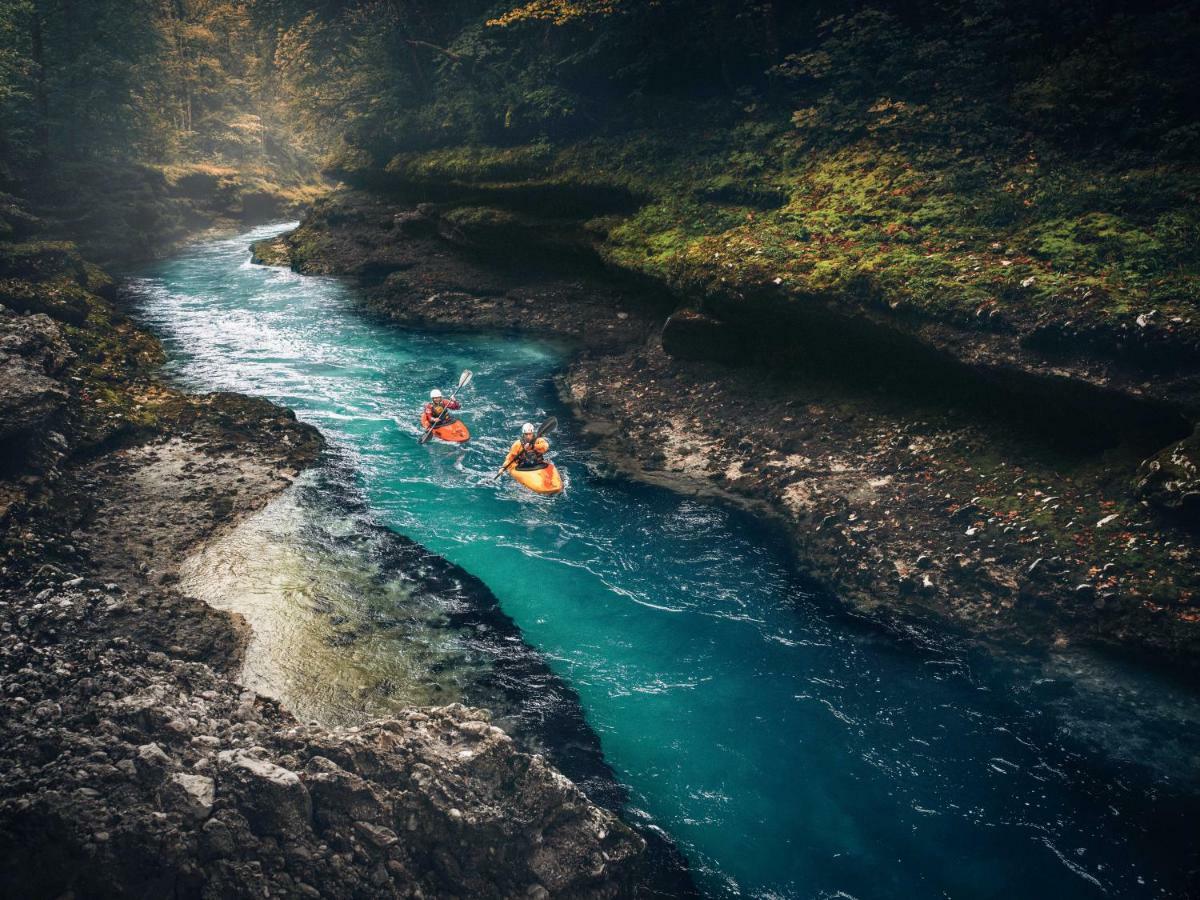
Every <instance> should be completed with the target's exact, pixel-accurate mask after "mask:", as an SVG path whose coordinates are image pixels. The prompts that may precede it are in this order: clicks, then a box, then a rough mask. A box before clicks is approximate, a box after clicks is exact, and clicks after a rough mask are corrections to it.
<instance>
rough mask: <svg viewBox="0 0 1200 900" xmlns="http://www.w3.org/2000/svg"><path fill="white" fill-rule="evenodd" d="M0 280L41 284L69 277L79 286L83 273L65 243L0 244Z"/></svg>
mask: <svg viewBox="0 0 1200 900" xmlns="http://www.w3.org/2000/svg"><path fill="white" fill-rule="evenodd" d="M0 277H8V278H28V279H35V280H43V279H49V278H56V277H69V278H72V279H74V280H75V281H76V282H77V283H80V284H83V283H85V282H86V280H87V271H86V267H85V265H84V262H83V258H82V257H81V256H80V255H79V251H78V250H77V249H76V247H75V245H74V244H72V243H70V242H68V241H34V242H30V243H23V244H0Z"/></svg>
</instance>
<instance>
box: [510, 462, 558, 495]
mask: <svg viewBox="0 0 1200 900" xmlns="http://www.w3.org/2000/svg"><path fill="white" fill-rule="evenodd" d="M508 473H509V474H510V475H512V477H513V478H515V479H516V480H517V481H518V482H520V483H521V484H523V485H525V487H527V488H529V489H530V490H531V491H534V492H536V493H538V494H559V493H562V489H563V483H562V477H561V476H560V475H559V474H558V469H556V468H555V467H554V463H549V462H548V463H542V464H541V465H540V466H534V467H533V468H531V469H522V468H520V467H519V466H513V467H512V468H511V469H509V470H508Z"/></svg>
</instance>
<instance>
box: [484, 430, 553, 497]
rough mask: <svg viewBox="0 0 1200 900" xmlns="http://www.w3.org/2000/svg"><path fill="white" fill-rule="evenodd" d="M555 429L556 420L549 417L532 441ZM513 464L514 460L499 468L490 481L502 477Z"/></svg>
mask: <svg viewBox="0 0 1200 900" xmlns="http://www.w3.org/2000/svg"><path fill="white" fill-rule="evenodd" d="M557 427H558V419H556V418H555V417H554V416H551V417H550V418H548V419H547V420H546V421H545V422H543V423H542V427H541V428H539V429H538V430H537V434H535V435H534V436H533V439H534V441H537V439H538V438H540V437H542V436H543V435H547V434H549V433H550V432H552V431H553V430H554V429H555V428H557ZM515 463H516V460H515V459H514V460H513V461H512V462H510V463H508V464H507V465H503V466H501V467H500V471H499V472H497V473H496V474H495V475H493V476H492V481H495V480H496V479H497V478H499V477H500V476H501V475H503V474H504V473H505V472H507V471H508V470H509V469H510V468H511V467H512V466H513V465H514V464H515Z"/></svg>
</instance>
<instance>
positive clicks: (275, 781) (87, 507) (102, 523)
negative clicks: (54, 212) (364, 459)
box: [0, 211, 645, 897]
mask: <svg viewBox="0 0 1200 900" xmlns="http://www.w3.org/2000/svg"><path fill="white" fill-rule="evenodd" d="M10 212H11V211H10ZM10 218H12V219H17V218H19V224H22V227H23V228H26V232H27V233H25V234H23V235H22V237H23V238H25V239H24V240H22V241H20V242H15V243H14V242H6V243H3V244H0V354H2V357H0V436H2V437H3V442H4V452H3V458H2V460H0V554H2V556H0V646H2V648H3V652H2V654H0V689H2V691H3V694H4V697H5V703H6V704H7V707H8V714H7V715H5V717H4V718H3V721H2V723H0V774H2V778H0V781H2V783H3V790H2V791H0V861H2V864H0V872H2V873H3V874H2V875H0V888H2V890H3V892H4V893H5V894H6V895H12V896H43V895H59V894H62V893H64V892H74V893H77V894H81V895H87V896H118V895H120V896H128V895H144V894H160V893H164V892H170V893H174V894H179V895H181V896H197V897H198V896H214V897H215V896H261V895H262V894H263V893H264V892H269V893H273V894H279V895H283V896H296V897H303V896H317V895H321V896H338V897H350V896H366V895H369V896H429V895H446V894H454V895H460V896H466V895H475V896H481V895H488V896H518V895H519V896H523V897H524V896H547V895H549V894H551V893H552V894H554V895H556V896H557V895H561V896H580V897H604V896H614V895H616V894H619V893H622V892H624V891H626V890H628V889H630V887H631V884H632V881H633V876H632V872H633V871H634V867H635V865H636V863H637V862H638V860H639V858H640V856H641V854H642V851H643V848H644V846H645V844H644V841H643V840H642V838H640V837H639V836H638V835H637V834H635V833H634V832H633V831H632V830H631V829H629V828H628V827H627V826H626V825H624V824H623V823H622V822H621V821H620V820H619V819H617V818H616V817H615V816H614V815H613V814H612V813H609V812H606V811H604V810H601V809H599V808H597V807H596V806H594V805H593V804H592V803H590V802H589V801H588V800H587V798H585V797H584V795H583V794H582V793H581V792H580V791H579V790H578V789H577V788H575V787H574V786H573V785H572V784H571V783H570V782H569V781H567V780H566V779H565V778H563V777H562V776H561V775H560V774H558V773H557V772H556V771H555V770H554V769H553V768H551V767H550V765H549V764H547V763H546V762H545V761H544V760H543V759H542V758H541V757H538V756H531V755H529V754H528V753H526V752H522V751H521V750H520V749H518V748H517V746H516V745H515V744H514V742H513V741H512V740H511V739H510V738H509V737H508V736H507V735H506V734H505V733H504V732H502V731H501V730H500V729H498V728H495V727H493V726H492V725H491V724H490V723H489V717H488V714H487V713H486V712H485V711H482V710H474V709H468V708H465V707H462V706H452V707H445V708H437V709H425V710H411V711H408V712H405V713H403V714H401V715H399V716H398V717H396V718H394V719H389V720H384V721H378V722H373V723H370V724H369V725H366V726H364V727H354V728H342V729H328V728H324V727H321V726H318V725H315V724H308V725H305V724H301V723H298V722H296V721H295V719H294V718H292V716H291V715H290V714H289V713H288V712H287V711H286V710H285V709H282V708H280V706H279V705H278V704H276V703H274V702H272V701H270V700H267V699H264V698H262V697H259V696H256V695H255V694H253V693H252V692H248V691H245V690H243V689H242V688H240V687H239V686H238V684H237V683H236V680H235V679H236V674H237V671H238V668H239V663H240V658H241V653H242V650H243V648H244V646H245V641H246V637H247V635H246V629H245V626H244V624H243V623H242V622H241V621H240V619H239V618H238V617H237V616H233V615H228V614H224V613H218V612H216V611H215V610H212V609H210V608H208V607H207V606H205V605H204V604H203V603H201V602H199V601H197V600H195V599H192V598H190V597H187V596H185V595H183V594H181V593H180V592H179V591H178V590H176V589H175V588H174V586H173V585H174V584H175V582H176V581H177V580H178V569H179V565H180V563H181V562H182V561H183V559H184V558H185V557H186V556H187V555H189V554H190V553H192V552H194V551H195V550H196V549H197V547H198V546H199V545H200V544H201V543H203V542H204V541H205V540H207V539H210V538H211V537H213V536H214V535H216V534H218V533H220V532H221V531H223V530H224V529H226V528H227V527H229V526H230V525H232V524H233V523H234V522H236V521H237V520H238V519H239V518H241V517H242V516H244V515H246V514H247V513H249V512H252V511H253V510H255V509H257V508H259V507H261V506H262V505H263V504H265V503H266V502H267V501H268V500H269V499H270V498H271V497H273V496H275V495H276V494H277V493H278V492H279V491H281V490H283V489H285V488H286V487H287V486H288V485H289V484H291V482H292V480H293V479H294V478H295V476H296V475H297V473H298V472H299V471H300V470H301V469H303V468H305V467H307V466H309V465H311V464H313V463H314V462H315V461H316V459H317V457H318V455H319V453H320V451H321V447H322V441H321V438H320V435H319V434H318V433H317V432H316V431H315V430H314V429H312V428H311V427H309V426H307V425H303V424H301V423H299V422H297V421H296V419H295V417H294V416H293V415H292V414H291V413H290V412H289V411H287V410H284V409H280V408H278V407H275V406H273V405H271V404H269V403H266V402H264V401H259V400H252V399H250V398H246V397H242V396H239V395H234V394H211V395H202V396H194V395H188V394H184V393H182V392H180V391H179V390H177V389H175V388H173V387H171V386H170V385H169V384H167V383H165V382H164V381H163V380H162V379H161V378H159V377H158V375H157V366H158V365H159V363H160V362H161V360H162V351H161V348H160V347H159V345H158V344H157V342H156V341H154V340H153V339H152V338H151V337H149V336H148V335H147V334H145V333H144V332H142V331H140V330H139V329H138V328H137V327H136V326H135V325H133V324H132V323H131V322H129V321H128V320H127V319H126V318H125V317H124V316H123V315H122V314H121V313H120V312H119V311H118V310H117V309H116V307H115V306H114V305H113V301H114V299H115V286H114V284H113V282H112V281H111V280H110V279H108V278H107V276H105V275H104V274H103V273H102V272H101V271H100V270H99V269H97V268H96V267H95V266H93V265H91V264H89V263H87V262H86V261H85V260H84V259H83V258H82V257H81V256H80V255H79V253H78V252H77V251H76V250H75V249H74V247H73V246H72V245H70V244H66V243H62V242H46V241H41V240H38V238H39V235H38V234H36V232H35V233H28V232H29V231H30V230H31V229H29V228H28V226H29V224H30V223H32V222H33V221H34V220H33V217H32V216H29V215H28V214H26V213H24V212H23V211H21V215H20V216H19V217H18V216H15V215H13V216H10Z"/></svg>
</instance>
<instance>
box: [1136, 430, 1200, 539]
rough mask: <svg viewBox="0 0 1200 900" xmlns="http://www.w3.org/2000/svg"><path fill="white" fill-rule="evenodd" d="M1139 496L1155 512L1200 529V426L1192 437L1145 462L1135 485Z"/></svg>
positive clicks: (1139, 470) (1139, 469)
mask: <svg viewBox="0 0 1200 900" xmlns="http://www.w3.org/2000/svg"><path fill="white" fill-rule="evenodd" d="M1135 489H1136V491H1137V494H1138V496H1140V497H1141V498H1142V499H1143V500H1145V501H1146V502H1148V503H1149V504H1150V505H1152V506H1154V507H1155V508H1157V509H1159V510H1161V511H1163V512H1166V513H1169V514H1171V515H1175V516H1179V517H1181V518H1182V519H1184V520H1185V521H1186V522H1187V523H1188V524H1189V525H1191V526H1192V527H1196V526H1200V426H1197V428H1196V430H1195V431H1193V432H1192V434H1191V436H1190V437H1186V438H1184V439H1183V440H1182V441H1179V442H1178V443H1175V444H1172V445H1171V446H1170V447H1168V448H1167V449H1165V450H1163V451H1162V452H1161V453H1158V454H1157V455H1155V456H1152V457H1150V459H1147V460H1146V461H1144V462H1143V463H1142V464H1141V466H1140V467H1139V468H1138V478H1137V482H1136V483H1135Z"/></svg>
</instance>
